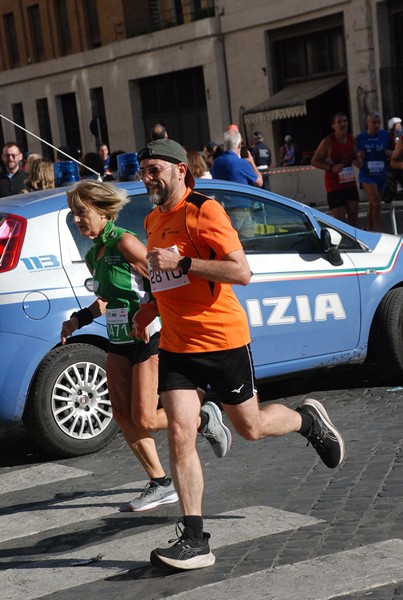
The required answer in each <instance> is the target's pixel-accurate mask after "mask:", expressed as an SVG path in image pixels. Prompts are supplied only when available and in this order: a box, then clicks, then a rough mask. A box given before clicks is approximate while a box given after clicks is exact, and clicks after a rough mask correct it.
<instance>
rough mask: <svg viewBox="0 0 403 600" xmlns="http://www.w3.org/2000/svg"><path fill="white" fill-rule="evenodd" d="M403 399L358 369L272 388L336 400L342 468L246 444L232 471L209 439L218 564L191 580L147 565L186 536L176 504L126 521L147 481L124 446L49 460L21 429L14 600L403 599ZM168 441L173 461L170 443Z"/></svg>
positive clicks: (268, 390) (11, 569) (12, 511)
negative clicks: (180, 531) (179, 533)
mask: <svg viewBox="0 0 403 600" xmlns="http://www.w3.org/2000/svg"><path fill="white" fill-rule="evenodd" d="M399 388H400V386H399V382H392V381H386V380H385V379H383V378H382V377H381V376H379V375H377V374H376V372H374V371H373V369H371V368H365V369H364V368H358V367H354V368H351V367H350V368H338V369H335V370H333V371H325V372H320V373H317V374H315V375H314V376H313V375H312V376H310V377H305V378H295V379H292V380H289V381H286V382H285V381H282V382H272V383H271V384H270V385H265V386H262V387H261V397H262V400H263V401H269V402H272V401H275V400H278V399H280V400H281V401H284V402H285V403H286V404H287V405H289V406H296V405H297V404H298V403H300V402H301V400H302V399H303V398H305V397H313V398H317V399H319V400H321V401H323V402H324V404H325V406H326V408H327V410H328V411H329V413H330V415H331V416H332V418H333V420H334V421H335V423H337V424H338V425H339V427H340V428H341V429H342V431H343V433H344V436H345V439H346V443H347V459H346V461H345V462H344V463H343V465H342V466H341V467H340V468H338V469H336V470H329V469H327V468H326V467H324V466H323V465H322V463H321V462H320V461H319V459H318V458H317V455H316V453H315V452H314V451H313V450H312V448H310V447H308V448H307V447H306V446H305V440H304V439H303V438H301V437H300V436H299V435H297V434H294V435H289V436H286V437H283V438H278V439H271V440H264V441H261V442H258V443H250V442H246V441H244V440H242V439H240V438H239V437H238V436H236V435H235V436H234V443H233V448H232V450H231V453H230V454H229V455H228V457H226V458H225V459H224V460H221V461H220V460H217V459H216V458H215V457H214V455H213V453H212V451H211V448H210V447H209V445H208V444H207V443H206V442H205V441H204V440H203V439H200V440H199V451H200V455H201V459H202V463H203V469H204V474H205V502H204V510H205V514H206V515H207V516H208V520H207V530H208V531H210V533H211V534H212V546H213V548H214V553H215V554H216V557H217V562H216V564H215V566H214V567H211V568H209V569H204V570H200V571H193V572H189V573H174V574H166V573H164V572H162V571H159V570H158V569H155V568H152V567H151V566H150V565H149V563H148V556H149V552H150V550H151V549H153V548H154V547H155V546H156V545H165V544H166V543H167V541H168V539H171V538H173V537H175V522H176V518H177V516H178V513H179V511H178V506H177V505H169V506H167V507H163V508H159V509H157V510H154V511H149V512H147V513H137V514H134V513H127V512H119V508H120V507H124V506H125V504H126V503H127V502H128V500H129V499H131V498H132V497H133V495H134V494H135V493H136V490H139V489H140V488H141V486H142V485H143V483H144V478H143V474H142V471H141V470H140V468H139V467H138V465H137V464H136V462H135V461H134V460H133V459H132V457H131V455H130V453H129V452H128V450H126V447H125V444H124V442H123V440H122V438H121V437H118V438H117V439H116V440H115V441H114V442H113V443H112V445H111V446H109V447H108V448H107V449H105V450H104V451H102V452H100V453H98V454H95V455H91V456H87V457H81V458H76V459H70V460H59V461H50V460H49V459H48V458H46V457H43V456H41V455H40V454H38V453H37V451H36V450H35V449H34V448H33V447H32V445H31V443H30V442H29V440H28V438H27V437H26V434H25V432H24V431H23V429H22V428H19V429H18V430H16V431H14V432H12V433H9V434H8V435H4V434H3V436H2V437H0V454H1V458H0V502H1V507H2V509H1V511H0V564H1V567H2V569H1V570H0V590H1V592H0V598H1V600H30V599H35V598H52V600H73V599H74V600H77V599H80V600H81V599H84V598H88V599H92V598H94V599H95V598H96V599H97V600H113V599H115V598H116V599H117V598H119V599H120V600H132V599H133V598H145V599H147V600H154V599H157V598H178V599H179V598H181V599H182V598H183V599H185V598H186V599H187V598H191V599H192V600H198V599H200V600H201V599H203V600H204V599H206V598H210V597H211V598H214V599H215V600H224V599H229V598H231V599H234V598H239V599H242V600H248V599H252V598H253V599H254V600H255V599H258V600H260V599H261V598H268V599H271V600H286V599H287V600H294V599H295V600H297V599H298V600H325V599H331V598H336V597H337V598H339V599H340V598H341V599H347V598H350V599H354V600H364V598H365V600H368V598H369V599H370V600H398V599H400V598H402V596H403V510H402V509H403V459H402V428H403V411H402V402H403V391H402V390H401V389H399ZM157 440H158V446H159V448H160V453H161V456H162V458H163V462H164V463H165V464H167V444H166V438H165V435H164V434H162V433H161V434H158V435H157ZM99 554H101V555H103V558H102V559H100V560H98V561H97V562H92V563H90V564H80V561H85V560H88V559H91V558H94V557H96V556H97V555H99ZM77 563H78V564H77Z"/></svg>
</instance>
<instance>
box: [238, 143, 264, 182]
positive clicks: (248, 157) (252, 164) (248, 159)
mask: <svg viewBox="0 0 403 600" xmlns="http://www.w3.org/2000/svg"><path fill="white" fill-rule="evenodd" d="M243 160H247V161H248V163H249V164H250V166H251V167H252V169H253V170H254V171H255V173H256V175H257V177H256V179H255V182H254V184H253V185H255V186H256V187H262V185H263V175H262V174H261V172H260V171H259V169H258V168H257V166H256V164H255V161H254V160H253V156H252V154H251V153H250V152H249V150H248V156H247V157H246V158H244V159H243Z"/></svg>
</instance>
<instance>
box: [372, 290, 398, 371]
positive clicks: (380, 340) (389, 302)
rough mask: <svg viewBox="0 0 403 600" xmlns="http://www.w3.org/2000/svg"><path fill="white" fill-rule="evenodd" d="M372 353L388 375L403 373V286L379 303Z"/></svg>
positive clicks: (373, 328) (374, 321)
mask: <svg viewBox="0 0 403 600" xmlns="http://www.w3.org/2000/svg"><path fill="white" fill-rule="evenodd" d="M370 351H371V355H373V356H374V357H375V360H376V362H377V363H378V365H379V367H380V369H381V370H382V372H383V373H385V374H386V375H390V376H392V377H396V378H399V379H400V378H401V377H402V375H403V288H396V289H394V290H390V291H389V292H388V293H387V294H386V295H385V297H384V298H383V299H382V301H381V303H380V304H379V306H378V308H377V310H376V313H375V317H374V320H373V324H372V330H371V338H370Z"/></svg>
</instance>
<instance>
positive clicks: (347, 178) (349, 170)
mask: <svg viewBox="0 0 403 600" xmlns="http://www.w3.org/2000/svg"><path fill="white" fill-rule="evenodd" d="M351 181H355V175H354V169H353V167H344V169H342V170H341V171H340V173H339V183H350V182H351Z"/></svg>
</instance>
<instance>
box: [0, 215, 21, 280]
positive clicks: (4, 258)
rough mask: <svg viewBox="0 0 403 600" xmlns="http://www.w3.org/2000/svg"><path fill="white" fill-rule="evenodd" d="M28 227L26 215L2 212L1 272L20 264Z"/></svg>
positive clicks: (0, 227)
mask: <svg viewBox="0 0 403 600" xmlns="http://www.w3.org/2000/svg"><path fill="white" fill-rule="evenodd" d="M26 229H27V221H26V219H24V217H18V216H17V215H1V214H0V273H4V272H5V271H11V270H12V269H15V267H16V266H17V265H18V261H19V259H20V254H21V248H22V244H23V242H24V238H25V231H26Z"/></svg>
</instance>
